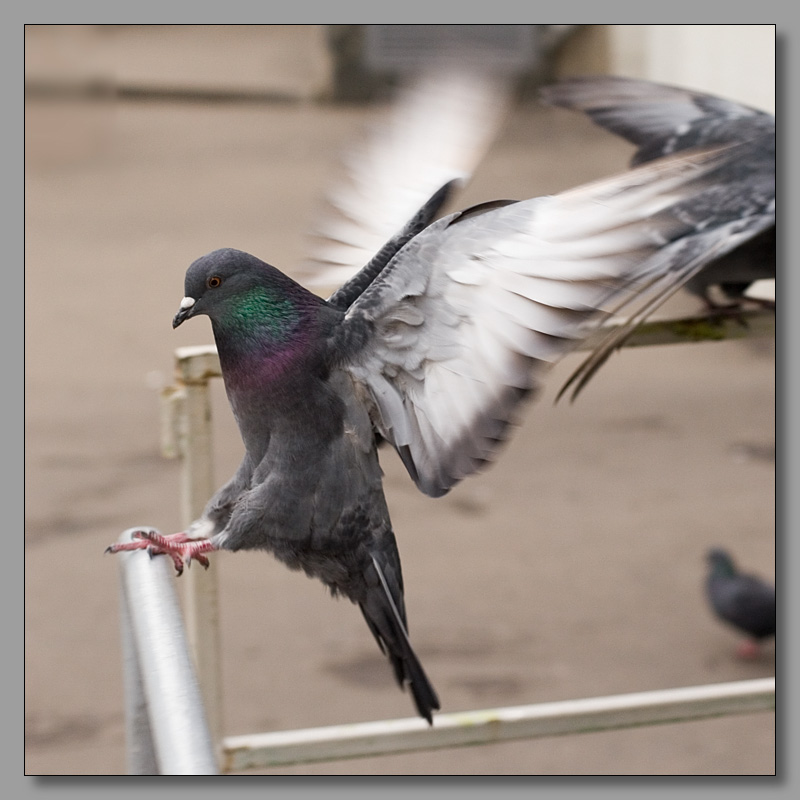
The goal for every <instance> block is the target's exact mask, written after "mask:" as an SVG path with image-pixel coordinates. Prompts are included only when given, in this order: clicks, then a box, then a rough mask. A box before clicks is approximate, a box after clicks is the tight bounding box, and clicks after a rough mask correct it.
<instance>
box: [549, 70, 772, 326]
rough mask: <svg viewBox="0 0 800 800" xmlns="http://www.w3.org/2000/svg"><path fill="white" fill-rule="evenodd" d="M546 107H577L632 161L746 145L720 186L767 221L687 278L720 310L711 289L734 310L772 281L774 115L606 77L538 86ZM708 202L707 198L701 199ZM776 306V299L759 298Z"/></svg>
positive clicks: (746, 210) (704, 96)
mask: <svg viewBox="0 0 800 800" xmlns="http://www.w3.org/2000/svg"><path fill="white" fill-rule="evenodd" d="M541 98H542V100H543V101H544V102H545V103H546V104H549V105H553V106H560V107H562V108H569V109H577V110H579V111H583V112H585V113H586V114H587V115H588V116H589V117H590V119H591V120H592V121H593V122H595V123H596V124H597V125H599V126H600V127H602V128H605V129H606V130H608V131H611V132H612V133H615V134H617V135H618V136H621V137H623V138H624V139H626V140H627V141H629V142H631V143H632V144H634V145H636V147H637V150H636V152H635V153H634V155H633V157H632V159H631V162H630V163H631V166H636V165H638V164H644V163H646V162H648V161H652V160H653V159H656V158H661V157H663V156H666V155H669V154H671V153H677V152H679V151H681V150H686V149H689V148H695V147H708V146H714V145H725V144H732V143H737V142H745V143H747V144H746V146H745V147H744V148H743V149H742V150H741V151H740V152H741V160H740V161H738V162H734V163H731V164H730V165H729V168H728V170H729V171H728V173H727V174H726V175H725V176H724V180H721V181H720V186H723V185H724V187H725V189H724V191H725V195H726V196H725V198H724V202H725V203H726V204H728V205H733V204H736V203H738V204H739V205H740V207H741V210H742V213H743V214H748V213H750V209H751V208H752V207H753V205H758V206H759V207H763V208H765V209H766V210H767V213H768V214H769V215H770V216H771V218H772V224H771V225H769V226H767V227H766V228H764V229H763V230H754V232H753V236H752V237H751V238H749V239H746V240H745V241H743V242H742V243H741V244H740V245H739V247H737V248H735V249H734V250H731V251H729V252H728V253H726V254H725V255H724V256H721V257H720V258H718V259H715V260H713V261H711V262H710V263H709V264H708V266H706V267H705V269H703V270H702V271H701V272H699V273H698V274H697V275H696V276H694V277H693V278H692V279H691V280H689V281H688V282H687V283H686V287H685V288H686V289H687V290H689V291H690V292H691V293H692V294H694V295H696V296H698V297H700V298H701V299H702V300H703V301H704V302H705V304H706V305H707V307H708V308H709V309H713V310H720V309H723V308H725V307H726V304H725V303H724V301H723V302H718V301H717V300H715V299H714V297H713V295H712V289H713V288H714V287H717V289H718V290H720V291H721V293H722V296H723V297H724V298H725V299H726V300H728V301H733V302H732V303H729V304H728V306H727V307H733V308H736V307H737V306H738V305H739V304H740V303H741V301H742V300H743V299H744V298H745V296H746V292H747V290H748V289H749V288H750V287H751V285H752V284H753V283H754V282H756V281H758V280H768V279H773V280H774V278H775V262H776V252H775V222H774V215H775V117H774V116H773V115H772V114H768V113H766V112H764V111H758V110H756V109H754V108H749V107H747V106H743V105H741V104H739V103H734V102H733V101H731V100H724V99H722V98H720V97H715V96H713V95H708V94H702V93H700V92H695V91H691V90H688V89H681V88H678V87H674V86H665V85H663V84H658V83H652V82H650V81H643V80H633V79H630V78H619V77H611V76H599V77H585V78H573V79H568V80H565V81H563V82H561V83H557V84H554V85H552V86H547V87H544V88H543V89H542V90H541ZM699 202H701V203H703V204H705V203H709V205H710V204H711V203H713V202H715V199H714V198H713V197H709V198H700V200H699ZM758 302H761V303H762V305H771V306H772V307H774V301H773V302H772V303H769V302H767V301H758Z"/></svg>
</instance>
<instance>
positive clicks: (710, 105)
mask: <svg viewBox="0 0 800 800" xmlns="http://www.w3.org/2000/svg"><path fill="white" fill-rule="evenodd" d="M540 96H541V99H542V101H543V102H544V103H546V104H548V105H553V106H560V107H562V108H570V109H575V110H578V111H583V112H584V113H585V114H586V115H587V116H588V117H589V118H590V119H591V120H592V121H593V122H595V123H596V124H597V125H599V126H600V127H602V128H605V129H606V130H608V131H611V132H612V133H615V134H617V136H621V137H623V138H624V139H627V140H628V141H629V142H631V143H632V144H635V145H636V146H637V147H638V148H639V150H638V151H637V153H636V155H635V156H634V158H633V161H632V164H634V165H635V164H642V163H644V162H645V161H650V160H651V159H654V158H660V157H662V156H665V155H669V154H670V153H676V152H678V151H680V150H685V149H687V148H690V147H707V146H710V145H719V144H730V143H733V142H740V141H745V140H747V139H749V138H752V137H753V136H756V135H758V134H760V133H764V132H767V131H769V130H770V129H771V131H772V133H773V135H774V132H775V119H774V117H773V116H772V115H771V114H767V113H765V112H762V111H758V110H756V109H753V108H749V107H748V106H743V105H741V104H739V103H734V102H733V101H731V100H725V99H723V98H720V97H715V96H713V95H708V94H702V93H701V92H694V91H690V90H688V89H682V88H679V87H676V86H666V85H664V84H659V83H651V82H650V81H641V80H633V79H630V78H618V77H611V76H598V77H587V78H573V79H568V80H565V81H562V82H560V83H556V84H554V85H552V86H546V87H544V88H543V89H541V90H540Z"/></svg>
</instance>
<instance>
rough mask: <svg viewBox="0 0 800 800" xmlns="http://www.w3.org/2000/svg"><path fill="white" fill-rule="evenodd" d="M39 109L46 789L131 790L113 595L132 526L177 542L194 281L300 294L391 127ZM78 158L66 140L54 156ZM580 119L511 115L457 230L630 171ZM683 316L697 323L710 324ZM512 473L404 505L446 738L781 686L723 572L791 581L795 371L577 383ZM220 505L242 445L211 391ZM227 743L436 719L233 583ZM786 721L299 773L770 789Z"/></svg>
mask: <svg viewBox="0 0 800 800" xmlns="http://www.w3.org/2000/svg"><path fill="white" fill-rule="evenodd" d="M78 111H79V113H78V112H76V110H75V109H74V108H73V107H66V106H58V107H52V106H48V107H45V106H43V105H42V104H34V103H32V104H30V107H29V108H28V115H29V116H28V127H27V137H28V152H27V157H28V163H27V182H26V248H27V251H26V516H27V525H26V562H25V569H26V598H25V599H26V608H25V615H26V772H27V773H28V774H40V775H52V774H86V775H97V774H119V773H122V772H124V769H125V760H124V731H123V712H122V690H121V661H120V644H119V633H118V625H117V578H118V575H117V569H116V564H115V563H114V560H113V559H112V558H111V557H105V558H104V557H103V555H102V553H103V548H104V547H105V546H106V545H107V544H108V543H110V542H111V541H113V540H114V539H116V537H117V536H118V534H119V532H120V531H122V530H123V529H125V528H127V527H129V526H131V525H134V524H143V523H148V524H153V525H155V526H157V527H159V528H160V529H162V530H168V531H169V530H177V529H178V525H179V508H178V477H179V474H178V470H179V467H178V464H177V463H176V462H171V461H166V460H164V459H163V458H162V457H161V456H160V455H159V444H158V435H159V430H158V397H157V391H156V388H157V387H158V386H160V385H162V384H163V383H164V382H168V381H169V380H170V375H171V371H172V353H173V351H174V349H175V347H177V346H180V345H186V344H201V343H208V342H210V341H211V332H210V327H209V326H208V325H207V324H205V322H204V321H203V320H199V321H197V322H196V323H194V324H192V325H185V326H183V327H182V328H181V329H180V330H178V331H176V332H173V331H172V330H171V327H170V320H171V318H172V315H173V313H174V312H175V309H176V307H177V302H178V301H179V299H180V298H181V296H182V282H183V272H184V270H185V267H186V266H187V265H188V263H190V262H191V261H192V260H193V259H194V258H195V257H197V256H199V255H201V254H203V253H205V252H207V251H209V250H211V249H214V248H217V247H221V246H235V247H237V248H240V249H244V250H248V251H250V252H253V253H255V254H257V255H259V256H261V257H263V258H265V259H266V260H269V261H270V262H272V263H274V264H276V265H278V266H280V267H282V268H283V269H285V270H286V271H289V272H291V271H292V269H293V268H294V266H295V265H297V264H299V263H300V261H301V259H302V255H303V253H304V240H303V233H304V231H305V230H306V229H307V227H308V225H309V223H310V222H311V220H312V219H313V215H314V209H315V206H316V203H317V202H318V200H319V198H320V196H321V194H322V192H323V190H324V188H325V186H326V181H327V176H328V175H329V174H330V172H331V169H332V166H333V164H334V162H335V158H336V156H337V154H338V153H339V151H340V149H341V147H342V146H343V144H344V143H346V142H349V141H352V140H353V138H354V137H355V136H356V135H357V132H358V131H359V129H360V126H361V125H362V123H363V122H364V120H365V118H366V116H367V114H368V112H367V111H365V110H362V109H351V108H341V107H336V108H331V107H324V106H315V105H310V104H308V105H307V104H298V105H270V106H250V107H243V106H227V105H217V106H213V105H200V104H196V105H190V104H183V105H177V104H166V103H149V104H148V103H130V104H120V105H117V106H116V107H113V108H108V109H105V108H98V107H96V106H92V107H84V108H81V109H79V110H78ZM54 134H57V135H55V136H54ZM627 152H628V151H627V148H626V147H625V146H624V145H622V144H621V143H619V142H617V141H615V140H613V139H611V138H610V137H605V136H603V135H602V134H600V133H599V132H598V131H596V130H595V129H593V128H591V127H589V126H588V125H584V124H581V122H580V120H578V119H576V118H575V117H573V116H571V115H569V114H566V113H564V112H556V111H545V110H541V109H538V108H535V107H531V106H525V107H522V108H520V109H518V111H517V112H516V113H515V114H514V116H513V118H512V119H511V120H510V123H509V125H508V127H507V128H506V129H505V130H504V132H503V134H502V136H501V137H500V139H499V140H498V141H497V143H496V146H495V147H494V148H493V150H492V152H491V153H490V155H489V157H488V158H487V159H486V161H485V162H484V163H483V165H482V166H481V169H480V172H479V174H478V175H476V178H475V180H474V182H473V183H472V185H471V186H470V187H469V188H468V190H467V191H466V192H465V193H464V195H463V196H462V198H460V202H461V203H462V204H464V205H466V204H468V203H470V202H473V201H479V200H483V199H489V198H495V197H524V196H532V195H535V194H543V193H547V192H550V191H554V190H558V189H560V188H565V187H567V186H571V185H575V184H577V183H579V182H580V181H583V180H588V179H590V178H593V177H596V176H599V175H603V174H607V173H608V172H610V171H612V170H613V169H615V168H621V167H622V166H623V164H624V162H625V158H626V155H627ZM676 307H681V308H692V307H693V304H692V301H691V300H690V299H686V298H684V299H681V300H680V301H679V302H678V303H677V304H676ZM575 363H576V361H575V360H568V361H567V362H565V363H564V364H562V365H561V366H560V367H559V368H558V370H557V371H556V373H555V374H554V375H553V380H552V383H551V386H550V390H549V391H548V393H547V395H546V396H545V397H544V398H543V399H542V400H541V401H540V402H539V403H538V404H537V405H536V406H535V407H534V408H532V409H531V412H530V413H529V414H528V416H527V418H526V420H525V423H524V425H523V427H522V428H521V430H520V431H519V433H518V435H517V436H516V438H515V439H514V440H513V442H512V443H511V445H510V447H508V448H507V450H506V451H505V453H504V455H503V457H502V459H501V460H500V461H499V462H498V463H497V464H496V465H495V466H494V467H493V468H492V469H491V470H490V471H488V472H487V473H485V474H484V475H482V476H480V477H478V478H473V479H471V480H469V481H467V482H465V483H464V484H463V485H461V486H459V487H458V488H457V489H456V490H454V491H453V492H452V493H451V494H450V495H449V496H447V497H446V498H444V499H441V500H435V501H434V500H430V499H427V498H425V497H423V496H422V495H420V494H419V493H417V492H416V491H415V490H414V488H413V486H412V485H411V483H410V481H409V480H408V479H407V477H406V476H405V474H404V473H403V471H402V468H401V467H400V466H399V465H398V463H397V462H396V460H394V459H393V458H391V457H390V456H389V455H388V454H387V457H386V458H385V460H384V461H385V470H386V487H387V493H388V496H389V503H390V508H391V510H392V514H393V520H394V524H395V529H396V531H397V534H398V541H399V544H400V548H401V553H402V555H403V566H404V572H405V576H406V584H407V605H408V611H409V616H410V624H411V633H412V639H413V641H414V642H415V645H416V649H417V652H418V653H419V655H420V657H421V658H422V660H423V662H424V663H425V665H426V668H427V670H428V672H429V674H430V676H431V678H432V680H433V682H434V683H435V685H436V687H437V689H438V691H439V694H440V696H441V699H442V701H443V706H444V710H445V711H457V710H467V709H472V708H482V707H491V706H496V705H516V704H523V703H533V702H543V701H551V700H562V699H569V698H578V697H590V696H595V695H603V694H612V693H618V692H629V691H640V690H649V689H660V688H671V687H678V686H691V685H697V684H707V683H716V682H720V681H731V680H742V679H748V678H756V677H763V676H769V675H773V674H774V646H770V647H769V648H767V650H766V651H765V653H764V655H763V657H762V658H761V659H760V660H757V661H754V662H741V661H739V660H737V659H736V658H735V656H734V654H733V651H734V647H735V645H736V643H737V637H736V636H735V635H734V634H733V633H731V632H729V631H728V630H726V629H724V628H722V627H721V626H720V625H719V624H717V622H716V621H715V620H714V619H712V618H711V616H710V614H709V612H708V610H707V608H706V605H705V603H704V600H703V597H702V593H701V582H702V578H703V572H704V565H703V555H704V553H705V551H706V550H707V548H708V547H709V546H711V545H714V544H721V545H725V546H727V547H729V548H730V549H731V550H732V551H733V553H734V554H735V555H736V556H737V557H738V558H739V559H740V560H741V561H742V562H743V563H744V564H746V565H747V566H748V567H750V568H752V569H753V570H755V571H757V572H760V573H761V574H763V575H765V576H767V577H772V576H773V575H774V558H775V537H774V519H775V518H774V488H775V484H774V446H775V440H774V436H775V429H774V388H775V380H774V378H775V376H774V348H773V346H772V343H771V342H769V341H751V342H747V343H724V344H705V345H686V346H668V347H662V348H650V349H646V350H641V351H633V350H631V351H625V352H623V353H622V354H620V355H618V356H617V357H615V358H614V359H612V361H611V362H610V363H609V364H608V365H607V366H606V367H605V368H604V370H603V371H602V373H601V374H600V376H598V378H597V379H596V380H595V381H594V382H593V384H592V385H591V387H590V388H589V389H588V390H587V391H586V392H585V393H584V395H582V397H581V398H580V400H579V401H578V402H577V403H576V404H574V405H572V406H570V405H569V404H566V403H565V404H559V405H558V406H554V405H553V403H552V399H553V395H554V393H555V391H554V390H555V389H556V388H557V387H558V385H559V383H560V379H562V378H563V377H565V376H566V375H567V374H568V372H569V369H570V367H571V366H573V365H574V364H575ZM215 418H216V421H217V423H218V427H217V436H216V440H215V444H216V448H217V469H216V475H217V479H218V481H220V482H221V481H223V480H224V479H226V478H227V477H228V475H229V473H230V472H232V470H233V469H234V468H235V466H236V464H237V462H238V459H239V457H240V454H241V445H240V441H239V438H238V434H237V433H236V430H235V427H234V426H233V423H232V420H231V418H230V416H229V412H228V411H227V408H226V405H225V401H224V396H223V394H222V392H221V389H220V387H217V388H216V389H215ZM212 568H213V569H218V570H219V572H220V576H221V582H222V590H221V591H222V598H221V602H222V617H223V630H224V639H223V646H224V664H223V669H224V677H225V682H226V695H225V717H224V727H225V732H226V733H228V734H239V733H246V732H255V731H266V730H278V729H291V728H300V727H310V726H316V725H325V724H335V723H342V722H347V721H360V720H372V719H385V718H392V717H402V716H410V715H411V714H412V707H411V705H410V701H409V699H408V697H407V696H405V695H403V694H402V693H401V692H399V691H398V690H397V689H396V687H395V685H394V683H393V681H392V678H391V675H390V673H389V670H388V668H387V667H386V665H385V663H384V661H383V658H382V657H381V656H380V654H379V653H378V652H377V649H376V648H375V646H374V642H373V640H372V638H371V636H370V635H369V633H368V631H367V630H366V628H365V626H364V624H363V622H362V620H361V619H360V615H359V613H358V611H357V609H356V608H355V607H353V606H351V605H350V604H346V603H343V602H333V601H331V600H330V599H329V598H328V597H326V595H325V592H324V590H323V589H322V587H321V586H320V585H319V584H317V583H312V582H310V581H308V580H307V579H306V578H304V577H303V576H302V575H299V574H295V573H290V572H288V571H287V570H285V569H284V568H283V567H281V566H280V565H278V564H277V563H276V562H274V561H273V560H272V559H271V558H270V557H268V556H267V555H260V554H255V555H243V554H237V555H229V554H222V555H219V556H215V558H214V564H213V567H212ZM774 721H775V719H774V715H773V714H767V713H763V714H756V715H752V716H741V717H730V718H726V719H720V720H714V721H708V722H696V723H687V724H681V725H672V726H663V727H655V728H645V729H641V730H631V731H623V732H617V733H608V734H587V735H582V736H574V737H569V738H557V739H545V740H539V741H535V742H519V743H510V744H502V745H492V746H488V747H483V748H469V749H459V750H451V751H440V752H433V753H422V754H413V755H407V756H395V757H383V758H372V759H365V760H360V761H354V762H347V763H340V764H333V765H320V766H313V767H298V768H292V769H287V770H280V771H278V770H276V771H274V772H281V773H285V774H290V773H291V774H294V773H313V774H325V773H331V774H552V775H561V774H574V775H578V774H691V775H694V774H769V773H772V772H773V770H774V764H775V737H774Z"/></svg>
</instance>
